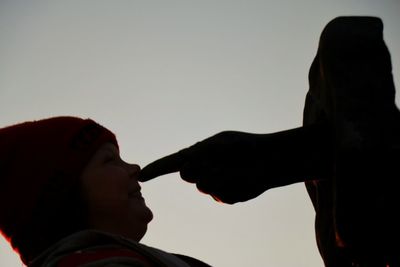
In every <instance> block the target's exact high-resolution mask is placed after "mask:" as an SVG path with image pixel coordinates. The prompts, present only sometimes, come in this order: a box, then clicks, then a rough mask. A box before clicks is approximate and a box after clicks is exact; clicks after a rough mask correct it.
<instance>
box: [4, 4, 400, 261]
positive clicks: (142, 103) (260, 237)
mask: <svg viewBox="0 0 400 267" xmlns="http://www.w3.org/2000/svg"><path fill="white" fill-rule="evenodd" d="M398 14H400V2H399V1H395V0H383V1H373V0H366V1H342V0H339V1H336V0H335V1H334V0H322V1H312V0H306V1H294V0H292V1H289V0H283V1H278V0H276V1H259V0H246V1H245V0H241V1H239V0H231V1H227V0H221V1H210V0H204V1H177V0H170V1H161V0H158V1H157V0H155V1H121V0H119V1H118V0H117V1H94V0H88V1H77V0H71V1H49V0H36V1H23V0H3V1H1V2H0V36H2V42H0V62H1V63H0V113H1V114H2V116H1V117H0V127H3V126H6V125H10V124H14V123H16V122H21V121H26V120H31V119H40V118H44V117H50V116H55V115H64V114H68V115H77V116H82V117H91V118H93V119H94V120H96V121H98V122H100V123H101V124H103V125H104V126H106V127H107V128H110V129H112V130H113V131H114V132H115V133H116V135H117V137H118V140H119V143H120V146H121V156H122V158H123V159H125V160H126V161H128V162H129V161H130V162H132V163H138V164H139V165H140V166H142V167H143V166H145V165H146V164H148V163H150V162H152V161H153V160H156V159H158V158H160V157H162V156H165V155H167V154H170V153H173V152H176V151H178V150H179V149H182V148H184V147H186V146H189V145H192V144H193V143H195V142H197V141H200V140H202V139H204V138H206V137H209V136H211V135H213V134H216V133H218V132H220V131H223V130H238V131H247V132H254V133H269V132H276V131H280V130H286V129H290V128H294V127H298V126H300V125H301V123H302V112H303V106H304V99H305V94H306V92H307V90H308V81H307V75H308V70H309V67H310V65H311V62H312V60H313V58H314V56H315V53H316V51H317V46H318V39H319V36H320V33H321V31H322V29H323V27H324V26H325V25H326V24H327V23H328V22H329V21H330V20H332V19H333V18H334V17H336V16H342V15H373V16H378V17H380V18H382V20H383V22H384V38H385V41H386V44H387V45H388V47H389V51H390V53H391V57H392V63H393V76H394V79H395V84H396V85H397V86H398V84H399V81H400V76H399V69H400V50H399V49H400V39H399V38H400V27H399V22H400V19H399V16H398ZM396 102H397V103H399V96H398V95H397V97H396ZM250 167H251V166H249V168H250ZM288 167H290V166H288ZM142 188H143V189H142V192H143V196H144V197H145V198H146V202H147V203H148V206H149V207H150V208H151V209H152V210H153V212H154V215H155V217H154V220H153V221H152V222H151V223H150V224H149V229H148V232H147V234H146V236H145V237H144V239H143V240H142V241H143V243H144V244H147V245H150V246H155V247H158V248H161V249H163V250H166V251H171V252H175V253H181V254H186V255H190V256H193V257H196V258H199V259H201V260H203V261H205V262H207V263H209V264H211V265H213V266H215V267H228V266H229V267H243V266H246V267H260V266H273V267H294V266H296V267H321V266H323V263H322V260H321V258H320V256H319V253H318V249H317V246H316V241H315V235H314V211H313V208H312V205H311V201H310V200H309V198H308V195H307V192H306V190H305V187H304V185H303V184H294V185H290V186H286V187H284V188H277V189H272V190H269V191H267V192H265V193H264V194H262V195H261V196H260V197H258V198H256V199H254V200H251V201H248V202H246V203H240V204H236V205H232V206H231V205H224V204H220V203H217V202H216V201H214V200H213V199H212V198H210V197H209V196H206V195H204V194H199V193H198V191H197V190H196V188H195V187H194V186H193V185H191V184H188V183H183V182H182V180H181V179H180V178H179V175H178V174H176V173H175V174H169V175H166V176H164V177H160V178H159V179H156V180H153V181H149V182H146V183H143V184H142ZM0 266H7V267H17V266H21V263H20V261H19V260H18V258H17V256H16V255H15V254H14V253H13V252H12V250H11V249H10V248H9V246H8V245H7V244H6V243H5V242H4V240H2V239H1V241H0Z"/></svg>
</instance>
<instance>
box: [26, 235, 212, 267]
mask: <svg viewBox="0 0 400 267" xmlns="http://www.w3.org/2000/svg"><path fill="white" fill-rule="evenodd" d="M87 264H90V266H93V267H96V266H102V267H106V266H113V267H114V266H115V267H119V266H120V267H125V266H130V267H162V266H173V267H210V265H207V264H205V263H203V262H201V261H199V260H197V259H194V258H192V257H189V256H184V255H180V254H173V253H169V252H166V251H164V250H161V249H158V248H154V247H150V246H147V245H144V244H140V243H138V242H135V241H132V240H130V239H126V238H124V237H121V236H117V235H113V234H109V233H105V232H99V231H92V230H85V231H82V232H78V233H75V234H72V235H70V236H68V237H66V238H64V239H62V240H60V241H59V242H58V243H57V244H55V245H54V246H52V247H51V248H49V249H48V250H47V251H46V252H44V253H43V254H42V255H41V256H40V257H38V258H37V259H36V260H35V261H34V262H33V263H32V264H31V265H29V267H75V266H82V265H87Z"/></svg>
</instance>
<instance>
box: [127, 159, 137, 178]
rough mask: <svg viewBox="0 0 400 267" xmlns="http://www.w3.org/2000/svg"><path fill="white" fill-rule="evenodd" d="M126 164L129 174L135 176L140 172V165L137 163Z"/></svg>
mask: <svg viewBox="0 0 400 267" xmlns="http://www.w3.org/2000/svg"><path fill="white" fill-rule="evenodd" d="M127 165H128V170H129V176H131V177H134V178H137V177H138V175H139V172H140V166H139V165H137V164H130V163H127Z"/></svg>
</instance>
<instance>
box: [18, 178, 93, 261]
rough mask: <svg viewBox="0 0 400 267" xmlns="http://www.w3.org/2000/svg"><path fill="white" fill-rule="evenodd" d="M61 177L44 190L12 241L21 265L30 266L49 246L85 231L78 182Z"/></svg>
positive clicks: (84, 212)
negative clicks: (30, 214) (28, 217)
mask: <svg viewBox="0 0 400 267" xmlns="http://www.w3.org/2000/svg"><path fill="white" fill-rule="evenodd" d="M70 180H71V179H68V177H65V175H64V174H62V173H60V174H58V175H57V177H54V178H53V179H50V182H48V183H47V184H46V185H45V187H44V188H43V190H42V192H41V194H40V196H39V199H38V202H37V205H36V206H35V208H34V210H33V213H32V217H31V219H30V220H29V221H28V222H27V223H25V224H24V227H22V229H20V231H18V233H16V234H15V235H14V236H13V237H12V239H11V245H12V246H13V247H14V248H16V249H17V250H18V252H19V254H20V257H21V259H22V261H23V262H25V263H29V262H31V261H32V260H33V259H34V258H35V257H37V256H39V255H40V254H41V253H42V252H44V251H45V250H46V249H47V248H49V247H50V246H51V245H53V244H55V243H56V242H58V241H59V240H61V239H62V238H65V237H67V236H68V235H70V234H72V233H74V232H77V231H81V230H84V229H86V228H87V227H88V225H87V218H86V210H87V206H86V203H85V201H84V199H83V197H82V194H81V186H80V179H73V180H74V182H73V183H70V182H66V181H70Z"/></svg>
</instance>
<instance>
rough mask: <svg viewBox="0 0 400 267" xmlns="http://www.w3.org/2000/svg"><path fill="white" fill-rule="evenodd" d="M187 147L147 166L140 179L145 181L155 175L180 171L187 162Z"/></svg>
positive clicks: (141, 172)
mask: <svg viewBox="0 0 400 267" xmlns="http://www.w3.org/2000/svg"><path fill="white" fill-rule="evenodd" d="M185 151H186V149H183V150H181V151H178V152H176V153H173V154H171V155H168V156H165V157H163V158H161V159H158V160H156V161H154V162H152V163H150V164H149V165H147V166H145V167H144V168H143V169H142V170H141V171H140V173H139V181H141V182H145V181H148V180H151V179H153V178H155V177H158V176H161V175H165V174H168V173H173V172H177V171H179V170H180V169H181V168H182V166H183V165H184V163H185V160H186V158H185V155H186V152H185Z"/></svg>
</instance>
